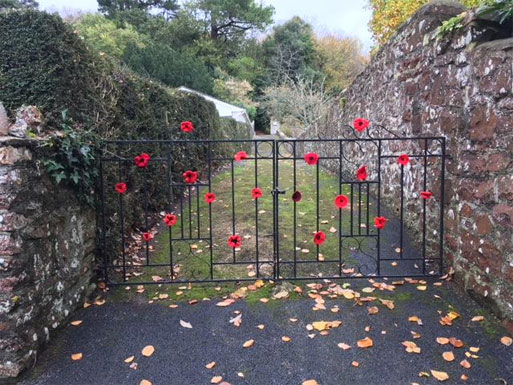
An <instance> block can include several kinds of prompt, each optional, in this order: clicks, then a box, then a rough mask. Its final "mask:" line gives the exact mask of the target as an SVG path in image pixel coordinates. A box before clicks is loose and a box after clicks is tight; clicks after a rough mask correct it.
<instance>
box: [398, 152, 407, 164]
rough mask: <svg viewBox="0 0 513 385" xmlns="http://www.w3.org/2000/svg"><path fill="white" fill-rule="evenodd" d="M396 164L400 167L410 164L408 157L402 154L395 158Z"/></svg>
mask: <svg viewBox="0 0 513 385" xmlns="http://www.w3.org/2000/svg"><path fill="white" fill-rule="evenodd" d="M397 162H398V163H399V164H400V165H402V166H406V165H407V164H408V163H410V157H409V156H408V155H406V154H402V155H400V156H399V158H397Z"/></svg>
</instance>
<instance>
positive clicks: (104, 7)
mask: <svg viewBox="0 0 513 385" xmlns="http://www.w3.org/2000/svg"><path fill="white" fill-rule="evenodd" d="M98 5H99V8H98V10H99V11H100V12H102V13H105V14H107V15H108V16H110V17H116V16H117V15H118V14H119V13H121V12H126V11H133V10H139V11H143V12H146V13H149V12H150V11H153V12H157V13H159V14H161V15H164V16H166V17H172V16H173V15H174V13H175V12H176V11H177V10H178V9H179V5H178V2H177V1H176V0H98Z"/></svg>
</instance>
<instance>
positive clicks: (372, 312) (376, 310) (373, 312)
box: [367, 306, 379, 315]
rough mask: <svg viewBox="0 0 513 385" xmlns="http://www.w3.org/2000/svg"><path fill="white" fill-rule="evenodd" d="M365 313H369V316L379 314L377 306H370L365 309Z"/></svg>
mask: <svg viewBox="0 0 513 385" xmlns="http://www.w3.org/2000/svg"><path fill="white" fill-rule="evenodd" d="M367 311H368V312H369V314H371V315H372V314H376V313H378V312H379V309H378V307H377V306H371V307H369V308H368V309H367Z"/></svg>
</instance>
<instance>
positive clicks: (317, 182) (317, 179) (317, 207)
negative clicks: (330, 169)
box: [294, 159, 321, 261]
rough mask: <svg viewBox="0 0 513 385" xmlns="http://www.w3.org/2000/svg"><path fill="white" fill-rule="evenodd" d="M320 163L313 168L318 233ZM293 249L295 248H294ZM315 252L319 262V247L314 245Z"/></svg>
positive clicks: (318, 228)
mask: <svg viewBox="0 0 513 385" xmlns="http://www.w3.org/2000/svg"><path fill="white" fill-rule="evenodd" d="M320 162H321V160H320V159H319V160H318V161H317V164H316V166H315V185H316V190H317V194H316V200H317V202H316V209H317V230H316V231H319V230H320V215H321V213H320V210H319V200H320V191H319V190H320V183H319V163H320ZM294 249H295V248H294ZM316 251H317V257H316V258H317V261H319V245H316Z"/></svg>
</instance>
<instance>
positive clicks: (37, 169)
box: [0, 136, 95, 377]
mask: <svg viewBox="0 0 513 385" xmlns="http://www.w3.org/2000/svg"><path fill="white" fill-rule="evenodd" d="M40 159H41V149H40V148H38V141H37V140H30V139H21V138H15V137H12V136H3V137H0V250H1V251H0V377H13V376H17V375H18V374H19V373H20V371H22V370H23V369H24V368H26V367H28V366H30V365H31V363H32V362H33V361H34V360H35V359H36V352H37V351H38V349H39V347H40V346H41V345H42V344H44V343H46V342H47V341H48V339H49V338H50V335H51V333H52V332H53V330H55V329H56V328H57V327H59V326H60V325H62V324H63V323H64V322H65V321H66V320H67V319H68V316H69V315H70V314H71V312H72V311H73V310H74V309H76V308H77V306H80V305H81V304H82V303H83V301H84V297H85V295H86V293H87V292H88V290H89V285H90V279H91V276H92V271H91V267H92V263H93V258H94V251H95V244H94V241H95V217H94V211H92V210H91V209H87V208H84V207H83V206H82V205H80V204H79V203H78V202H77V200H76V198H75V197H74V195H73V193H72V192H70V191H68V190H66V189H64V188H60V187H58V186H56V185H55V183H54V182H53V181H51V180H50V179H49V178H48V177H47V176H46V175H45V173H44V167H43V166H42V164H41V161H40Z"/></svg>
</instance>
